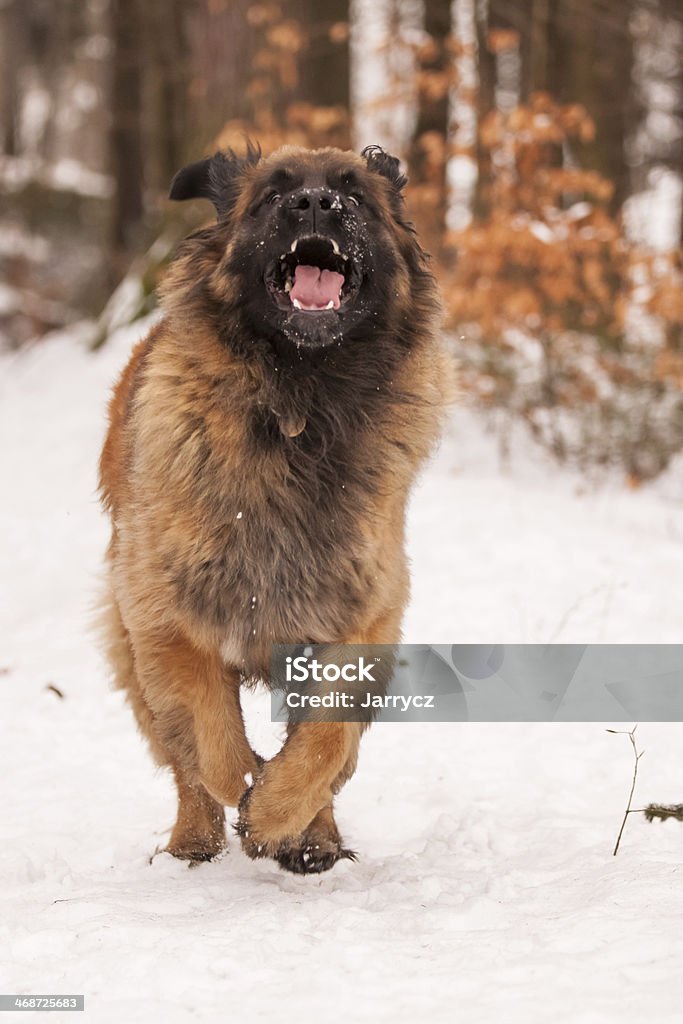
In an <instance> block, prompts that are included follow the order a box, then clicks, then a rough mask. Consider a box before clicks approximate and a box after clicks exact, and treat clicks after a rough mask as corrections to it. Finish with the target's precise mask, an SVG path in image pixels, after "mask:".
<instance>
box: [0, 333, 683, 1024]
mask: <svg viewBox="0 0 683 1024" xmlns="http://www.w3.org/2000/svg"><path fill="white" fill-rule="evenodd" d="M138 333H139V330H138V329H136V330H133V331H130V330H129V331H127V332H122V333H120V334H119V335H117V336H116V338H114V339H113V341H112V342H111V343H110V344H109V345H108V346H107V347H106V348H105V349H104V350H103V351H101V352H100V353H98V354H97V355H89V354H86V352H85V351H84V349H83V347H82V346H79V344H78V340H77V338H74V337H73V336H72V337H71V338H66V337H65V338H63V339H57V340H51V341H50V342H49V344H44V345H41V346H39V347H36V348H35V349H33V350H32V351H31V352H29V353H28V354H25V355H22V356H13V357H6V358H3V359H2V360H0V480H2V493H3V500H2V502H1V503H0V564H1V565H2V574H1V578H0V586H1V588H2V590H1V593H0V609H1V614H2V630H1V633H0V720H1V722H2V732H1V736H0V791H1V794H2V795H1V802H0V840H1V841H0V900H1V902H2V910H1V912H0V991H1V992H8V993H9V992H27V993H28V992H35V993H60V992H61V993H84V994H85V1005H86V1017H87V1019H89V1020H92V1021H96V1022H98V1024H99V1022H107V1024H108V1022H112V1024H114V1022H116V1024H118V1022H126V1024H127V1022H145V1024H148V1022H150V1021H151V1022H156V1021H160V1022H161V1021H164V1022H166V1021H168V1022H170V1024H175V1022H181V1021H182V1022H184V1021H209V1022H212V1021H217V1022H218V1021H225V1020H235V1021H242V1022H251V1021H270V1020H278V1021H284V1022H285V1024H288V1022H290V1021H292V1022H293V1021H306V1020H309V1019H318V1018H319V1019H321V1020H325V1021H328V1022H331V1024H334V1022H337V1021H341V1020H344V1021H353V1022H356V1021H391V1022H392V1024H413V1022H417V1021H419V1020H423V1019H424V1020H429V1021H435V1022H446V1021H448V1022H450V1021H454V1020H458V1021H463V1022H466V1024H479V1022H481V1024H490V1022H494V1021H496V1022H502V1024H546V1022H552V1024H563V1022H572V1024H575V1022H576V1024H578V1022H581V1024H602V1022H619V1024H622V1022H634V1024H635V1022H638V1024H640V1022H643V1021H648V1022H660V1021H672V1022H673V1021H680V1020H681V1005H682V1004H683V972H682V971H681V963H682V962H683V927H682V925H683V868H682V867H681V865H682V862H683V826H681V825H680V824H679V823H677V822H671V823H667V824H665V825H647V824H646V823H645V822H644V820H643V819H642V818H641V817H640V816H632V817H631V818H630V820H629V823H628V825H627V829H626V833H625V836H624V840H623V842H622V848H621V850H620V852H619V855H618V856H617V857H616V858H614V857H612V847H613V844H614V840H615V836H616V832H617V829H618V827H619V823H620V818H621V814H622V812H623V809H624V804H625V800H626V796H627V790H628V786H629V784H630V778H631V770H632V761H631V750H630V746H629V743H628V740H627V739H626V737H624V736H612V735H609V734H608V733H606V731H605V726H604V725H603V724H594V725H593V724H582V725H559V724H547V725H545V724H540V725H539V724H535V725H526V724H521V725H520V724H496V725H482V724H451V725H449V724H440V725H426V724H423V725H416V724H385V723H383V724H377V725H376V726H375V727H374V728H373V729H372V730H371V731H370V733H369V734H368V735H367V736H366V738H365V740H364V743H363V748H362V753H361V761H360V766H359V771H358V773H357V774H356V776H355V777H354V779H353V780H352V781H351V782H350V783H349V784H348V785H347V787H346V789H345V790H344V791H343V793H342V795H341V797H340V798H339V800H338V817H339V820H340V824H341V827H342V830H343V832H344V834H345V836H346V838H347V839H348V841H349V843H350V844H351V845H352V846H353V847H355V848H356V849H357V850H358V851H359V853H360V858H359V861H358V863H357V864H352V863H350V862H342V863H340V864H339V865H337V867H336V868H335V869H334V870H333V871H332V872H330V873H328V874H326V875H323V876H317V877H308V878H301V877H295V876H292V875H287V874H285V873H283V872H281V871H279V870H278V869H277V868H276V866H275V865H273V864H271V863H269V862H268V863H267V862H259V863H253V862H251V861H248V860H247V859H246V858H245V857H244V856H243V855H242V853H241V851H240V850H239V848H238V845H237V843H236V842H232V843H231V848H230V852H229V853H228V854H227V855H226V856H225V857H223V858H222V859H221V860H220V861H218V862H216V863H213V864H207V865H202V866H201V867H199V868H197V869H194V870H188V868H187V867H186V866H185V865H184V864H182V863H180V862H177V861H174V860H173V859H172V858H170V857H168V856H165V855H164V856H159V857H157V858H156V859H155V860H154V861H153V863H152V864H151V865H150V864H149V861H148V858H149V855H150V853H151V852H152V851H153V849H154V848H155V847H156V846H157V844H163V842H164V839H165V836H166V834H167V831H166V830H167V829H168V828H169V827H170V825H171V824H172V821H173V814H174V795H173V791H172V787H171V784H170V782H169V780H168V779H167V778H166V776H165V775H164V774H163V773H161V772H155V770H154V768H153V767H152V764H151V761H150V759H149V757H148V755H147V753H146V751H145V749H144V747H143V744H142V742H141V740H140V739H139V738H138V736H137V734H136V732H135V729H134V726H133V722H132V717H131V715H130V713H129V712H128V710H127V708H126V707H125V705H124V703H123V700H122V697H121V695H120V694H118V693H115V692H112V691H110V689H109V688H108V684H107V680H106V676H105V671H104V668H103V665H102V662H101V660H100V656H99V654H98V651H97V648H96V645H95V643H94V640H93V637H92V635H91V633H90V632H89V620H90V617H91V606H92V604H93V603H94V597H95V594H96V591H97V579H98V572H99V567H100V562H101V554H102V551H103V548H104V545H105V542H106V534H107V529H106V524H105V521H104V519H103V516H102V515H101V513H100V511H99V508H98V503H97V499H96V495H95V464H96V459H97V454H98V448H99V445H100V443H101V439H102V434H103V429H104V413H105V403H106V397H107V392H108V388H109V386H110V384H111V383H112V381H113V379H114V377H115V375H116V372H117V371H118V369H119V367H120V366H121V365H122V363H123V361H124V360H125V358H126V355H127V352H128V351H129V349H130V346H131V344H132V342H133V341H134V339H135V337H136V336H137V334H138ZM517 442H518V443H517V444H513V452H516V451H520V452H521V454H519V455H515V457H514V458H513V461H512V463H511V464H510V465H509V466H508V467H507V468H505V469H501V466H500V464H499V459H498V456H497V444H496V440H495V438H494V437H492V436H489V435H487V434H486V432H485V430H484V429H483V427H482V425H481V422H480V421H479V420H478V419H477V418H476V417H475V415H474V414H472V413H468V412H465V411H460V412H459V413H458V414H457V415H456V416H455V417H454V419H453V423H452V425H451V427H450V429H449V432H448V435H447V437H446V439H445V441H444V444H443V446H442V449H441V452H440V454H439V456H438V457H437V459H436V460H435V461H434V463H433V464H432V465H431V466H430V468H429V469H428V471H427V472H426V474H425V476H424V478H423V480H422V482H421V485H420V487H419V488H418V490H417V491H416V493H415V497H414V501H413V504H412V512H411V527H410V547H411V552H412V558H413V573H414V587H413V603H412V605H411V608H410V611H409V614H408V618H407V623H406V627H407V628H406V639H407V640H413V641H426V642H441V643H466V642H481V643H490V642H496V643H498V642H505V641H509V642H512V641H517V642H523V641H554V640H558V641H565V642H569V641H577V642H608V641H609V642H635V641H648V642H672V641H678V642H680V641H681V639H682V635H681V627H682V626H683V516H682V515H681V511H682V509H683V486H681V484H680V479H679V478H678V477H677V475H676V473H675V472H672V473H670V475H669V477H668V479H667V480H665V481H660V482H658V484H657V485H656V486H654V487H652V488H648V489H642V490H640V491H638V492H631V491H628V490H626V489H623V488H622V487H621V486H620V485H619V483H618V482H617V481H612V482H611V483H610V484H609V485H608V486H603V487H602V488H601V489H599V490H595V489H593V488H591V487H589V486H587V485H586V484H584V483H582V482H581V480H580V479H579V478H578V477H575V476H574V475H573V474H571V473H569V472H567V471H560V470H558V469H557V467H556V466H555V465H554V464H553V463H551V462H550V461H548V460H546V458H545V457H544V456H543V455H542V454H540V453H536V452H533V451H531V450H530V449H529V446H528V444H527V443H526V442H525V441H524V439H523V438H522V437H520V438H518V439H517ZM48 684H52V685H53V686H55V687H57V688H58V689H59V690H61V691H62V692H63V694H64V697H63V699H59V698H58V696H57V695H56V694H55V693H54V692H53V691H51V690H49V689H48V688H47V687H48ZM248 720H249V725H250V731H251V734H252V737H253V739H254V742H255V745H256V746H257V748H260V749H261V750H262V752H264V753H266V754H269V753H271V752H272V750H273V749H274V742H275V739H276V736H277V733H276V731H275V730H276V728H277V727H275V726H272V725H271V724H270V722H269V705H268V702H267V700H266V699H265V697H264V696H258V695H257V696H255V697H253V698H250V700H249V704H248ZM618 727H619V728H625V726H618ZM682 736H683V726H680V725H654V724H642V725H641V726H640V729H639V731H638V737H639V743H640V745H641V747H642V748H644V749H645V750H646V756H645V758H644V759H643V760H642V762H641V767H640V777H639V782H638V789H637V791H636V801H637V803H636V806H642V805H643V803H645V802H647V801H649V800H658V801H664V802H681V801H682V800H683V744H682V743H681V738H682ZM56 1016H57V1019H58V1020H59V1019H61V1018H62V1017H64V1018H65V1019H67V1020H68V1019H72V1018H70V1017H68V1018H67V1017H66V1015H65V1014H57V1015H56ZM10 1019H13V1018H12V1016H11V1015H9V1016H8V1020H10ZM18 1019H19V1018H18ZM21 1019H23V1018H21Z"/></svg>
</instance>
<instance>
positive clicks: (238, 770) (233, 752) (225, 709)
mask: <svg viewBox="0 0 683 1024" xmlns="http://www.w3.org/2000/svg"><path fill="white" fill-rule="evenodd" d="M131 639H132V643H133V651H134V656H135V667H136V673H137V677H138V681H139V685H140V690H141V693H142V696H143V698H144V701H145V705H146V706H147V707H148V708H149V711H150V712H151V718H152V723H153V729H154V736H155V741H156V742H157V744H158V747H159V751H160V752H161V753H162V754H163V757H162V763H165V764H169V765H170V766H171V767H172V768H173V770H174V773H175V776H176V781H177V784H178V797H179V813H178V822H177V824H176V828H175V830H174V838H173V841H172V843H171V845H170V847H169V849H170V850H171V852H175V848H176V847H177V848H178V849H181V848H182V849H185V848H191V847H192V844H193V842H194V837H195V836H200V837H206V835H208V833H209V832H215V833H216V835H212V836H211V837H210V838H211V842H208V840H207V841H206V842H204V841H202V842H199V844H198V851H199V852H201V850H202V849H203V847H204V846H209V847H211V848H212V849H213V848H214V847H216V848H217V847H218V832H219V831H221V830H222V807H223V806H225V805H228V806H231V807H236V806H237V804H238V802H239V799H240V797H241V796H242V794H243V793H244V791H245V789H246V788H247V786H248V785H249V782H250V779H249V778H248V776H249V775H251V776H252V777H254V778H255V777H256V773H257V770H258V768H259V766H260V764H261V759H260V758H259V757H258V755H256V754H255V753H254V751H253V750H252V749H251V747H250V745H249V742H248V740H247V737H246V734H245V731H244V722H243V718H242V710H241V706H240V695H239V689H240V676H239V672H238V671H237V670H236V669H231V668H227V667H226V666H225V665H224V664H223V662H222V661H221V659H220V657H219V656H218V655H213V654H210V653H207V652H206V651H203V650H201V649H199V648H198V647H196V646H195V645H193V644H192V643H191V642H190V641H189V640H188V639H187V638H185V637H182V636H180V635H179V634H178V633H177V632H171V631H168V632H161V631H155V632H153V633H140V632H138V633H134V632H131ZM219 819H220V821H219ZM211 823H213V824H211ZM179 837H180V838H181V839H182V842H181V841H180V839H179ZM177 855H178V856H180V855H184V854H177ZM197 859H200V858H199V853H198V854H197Z"/></svg>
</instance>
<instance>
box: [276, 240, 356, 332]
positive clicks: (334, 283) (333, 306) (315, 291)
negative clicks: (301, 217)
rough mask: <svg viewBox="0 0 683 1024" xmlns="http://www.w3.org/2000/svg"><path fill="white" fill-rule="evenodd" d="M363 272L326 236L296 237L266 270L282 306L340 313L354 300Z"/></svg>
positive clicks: (316, 311) (289, 309) (309, 311)
mask: <svg viewBox="0 0 683 1024" xmlns="http://www.w3.org/2000/svg"><path fill="white" fill-rule="evenodd" d="M360 280H361V278H360V273H359V272H358V270H357V268H356V265H355V264H354V262H353V260H352V259H351V258H350V257H349V255H348V254H347V253H345V252H343V251H342V250H341V248H340V246H339V243H338V242H336V241H335V240H334V239H332V238H327V237H325V236H323V235H307V236H305V237H303V238H296V239H295V240H294V241H293V242H292V244H291V247H290V250H289V252H285V253H283V254H282V256H280V258H279V259H278V260H277V261H276V263H275V264H274V265H272V266H271V267H270V268H269V270H268V272H267V273H266V277H265V281H266V287H267V288H268V291H269V292H270V294H271V296H272V298H273V299H274V301H275V303H276V304H277V306H278V307H279V308H280V309H283V310H288V311H290V312H291V311H295V310H297V311H300V312H303V313H327V312H340V311H341V310H343V308H344V307H345V306H346V305H348V304H349V303H350V302H352V301H353V298H354V296H355V294H356V292H357V291H358V288H359V286H360Z"/></svg>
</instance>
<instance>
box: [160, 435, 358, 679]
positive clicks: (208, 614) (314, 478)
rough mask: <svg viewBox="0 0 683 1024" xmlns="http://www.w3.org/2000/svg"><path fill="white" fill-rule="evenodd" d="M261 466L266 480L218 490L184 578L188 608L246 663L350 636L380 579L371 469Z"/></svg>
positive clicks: (185, 561)
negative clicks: (292, 645)
mask: <svg viewBox="0 0 683 1024" xmlns="http://www.w3.org/2000/svg"><path fill="white" fill-rule="evenodd" d="M358 458H359V455H358V453H356V459H357V460H358ZM281 468H282V467H281V466H280V469H281ZM260 469H261V473H262V478H261V479H252V480H245V481H244V482H243V485H242V486H239V485H238V483H235V484H234V485H233V486H232V487H230V486H228V487H226V489H225V493H224V494H222V495H221V496H220V497H215V496H214V498H213V500H212V502H211V505H210V508H209V509H205V511H204V513H203V514H202V516H201V517H200V521H201V523H202V526H201V534H202V536H201V542H200V543H196V544H194V545H193V546H192V547H191V549H190V550H188V551H186V552H185V554H184V557H183V558H182V559H181V560H180V564H179V565H178V564H177V565H176V569H177V571H176V574H175V580H174V582H175V587H176V593H177V597H178V599H179V601H180V603H181V605H182V606H183V607H184V609H185V610H186V611H187V612H189V613H190V614H191V615H192V616H193V617H196V618H198V619H200V620H201V621H202V623H203V624H204V625H205V626H207V627H208V628H209V629H211V630H212V631H214V632H215V633H216V634H217V635H218V636H220V637H221V638H222V640H221V643H222V646H223V653H224V656H226V657H227V659H228V660H231V661H237V662H240V661H241V660H243V658H244V656H245V652H248V651H250V650H252V649H255V648H257V647H260V646H262V645H264V644H272V643H274V642H288V641H299V640H323V639H329V638H333V637H337V636H339V635H340V634H343V633H344V631H345V629H347V628H348V627H349V626H350V624H352V623H353V622H354V621H355V620H356V619H357V617H358V616H359V615H360V614H361V613H362V608H363V606H364V604H365V602H367V600H368V597H369V595H370V594H371V592H372V589H373V581H374V579H375V578H376V576H377V566H376V565H375V557H374V552H375V547H376V546H375V544H374V543H373V536H374V534H373V529H374V528H373V511H372V510H373V494H372V486H371V480H372V478H373V477H372V473H371V472H368V473H364V471H363V467H362V465H361V466H358V465H356V467H355V469H354V471H353V472H349V471H348V469H347V468H345V467H344V466H343V465H336V466H335V465H334V464H333V463H330V462H327V463H326V464H325V467H324V470H323V471H319V472H318V473H315V474H314V473H309V474H308V475H303V474H301V473H299V474H298V475H297V474H294V473H291V472H290V473H289V474H287V473H285V474H283V473H282V472H279V475H276V474H275V473H273V472H272V466H271V467H269V466H268V464H267V461H266V462H265V463H262V464H261V466H260ZM254 472H256V467H255V469H254ZM364 482H365V484H366V486H363V483H364Z"/></svg>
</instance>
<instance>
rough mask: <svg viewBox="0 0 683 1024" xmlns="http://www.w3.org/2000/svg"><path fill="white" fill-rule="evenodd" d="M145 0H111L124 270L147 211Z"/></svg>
mask: <svg viewBox="0 0 683 1024" xmlns="http://www.w3.org/2000/svg"><path fill="white" fill-rule="evenodd" d="M140 2H141V0H111V11H110V16H111V34H112V46H113V53H112V96H111V160H112V172H113V176H114V182H115V195H114V204H113V216H112V246H113V253H112V271H113V274H114V276H116V277H118V276H120V274H121V272H122V271H123V269H124V268H125V262H126V257H127V253H128V252H129V251H130V249H131V248H132V247H133V245H134V242H135V236H136V234H137V231H138V229H139V226H140V222H141V220H142V214H143V194H144V192H143V190H144V163H143V133H142V61H143V54H142V47H141V37H142V18H141V8H140Z"/></svg>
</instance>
